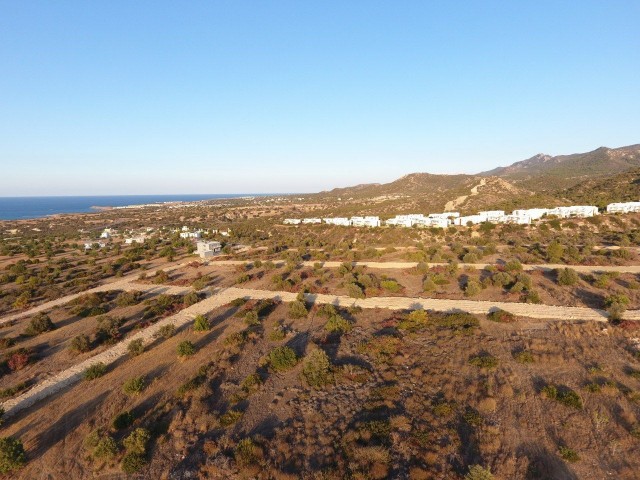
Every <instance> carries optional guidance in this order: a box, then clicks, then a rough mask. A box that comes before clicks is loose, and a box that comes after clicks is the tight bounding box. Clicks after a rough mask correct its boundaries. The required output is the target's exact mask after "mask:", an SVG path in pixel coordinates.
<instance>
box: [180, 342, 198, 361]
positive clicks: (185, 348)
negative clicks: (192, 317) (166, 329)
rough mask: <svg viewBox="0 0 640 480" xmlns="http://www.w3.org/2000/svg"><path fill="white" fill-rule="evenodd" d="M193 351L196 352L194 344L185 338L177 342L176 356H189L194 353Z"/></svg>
mask: <svg viewBox="0 0 640 480" xmlns="http://www.w3.org/2000/svg"><path fill="white" fill-rule="evenodd" d="M195 353H196V346H195V345H194V344H193V343H192V342H190V341H189V340H185V341H183V342H180V343H179V344H178V356H180V357H190V356H191V355H195Z"/></svg>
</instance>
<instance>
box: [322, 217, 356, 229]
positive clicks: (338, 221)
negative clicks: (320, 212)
mask: <svg viewBox="0 0 640 480" xmlns="http://www.w3.org/2000/svg"><path fill="white" fill-rule="evenodd" d="M322 221H323V222H324V223H328V224H329V225H339V226H341V227H349V226H351V221H350V220H349V219H348V218H344V217H333V218H323V219H322Z"/></svg>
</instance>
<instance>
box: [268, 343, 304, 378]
mask: <svg viewBox="0 0 640 480" xmlns="http://www.w3.org/2000/svg"><path fill="white" fill-rule="evenodd" d="M297 363H298V357H297V356H296V353H295V352H294V351H293V350H292V349H291V348H289V347H286V346H284V347H276V348H274V349H273V350H271V351H270V352H269V365H270V366H271V368H272V369H273V370H275V371H276V372H282V371H285V370H289V369H291V368H293V367H295V366H296V364H297Z"/></svg>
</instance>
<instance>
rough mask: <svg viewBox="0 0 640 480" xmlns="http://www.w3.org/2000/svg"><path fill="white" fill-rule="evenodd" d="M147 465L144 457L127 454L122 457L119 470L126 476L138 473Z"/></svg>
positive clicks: (136, 454) (137, 454)
mask: <svg viewBox="0 0 640 480" xmlns="http://www.w3.org/2000/svg"><path fill="white" fill-rule="evenodd" d="M146 464H147V459H146V457H145V456H144V455H141V454H139V453H133V452H127V453H125V454H124V456H123V457H122V462H121V463H120V468H122V471H123V472H124V473H126V474H129V475H130V474H133V473H136V472H139V471H140V470H142V469H143V468H144V466H145V465H146Z"/></svg>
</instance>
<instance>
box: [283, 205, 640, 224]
mask: <svg viewBox="0 0 640 480" xmlns="http://www.w3.org/2000/svg"><path fill="white" fill-rule="evenodd" d="M630 212H640V202H626V203H611V204H609V205H607V213H630ZM595 215H598V207H596V206H594V205H573V206H570V207H555V208H529V209H520V210H514V211H513V212H511V213H509V214H508V213H506V212H505V211H504V210H487V211H482V212H478V213H476V214H475V215H467V216H464V217H461V216H460V213H459V212H442V213H430V214H429V215H427V216H425V215H423V214H421V213H412V214H408V215H396V216H395V217H393V218H390V219H388V220H386V221H384V222H382V221H381V220H380V217H351V218H346V217H332V218H286V219H285V220H284V222H283V223H284V224H285V225H300V224H314V223H325V224H328V225H339V226H343V227H379V226H381V225H382V223H384V224H385V225H387V226H394V227H405V228H411V227H414V226H417V227H440V228H446V227H448V226H449V225H462V226H465V225H477V224H480V223H484V222H488V223H513V224H518V225H528V224H530V223H532V222H534V221H536V220H539V219H541V218H542V217H544V216H549V217H550V216H554V217H557V218H587V217H593V216H595Z"/></svg>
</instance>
